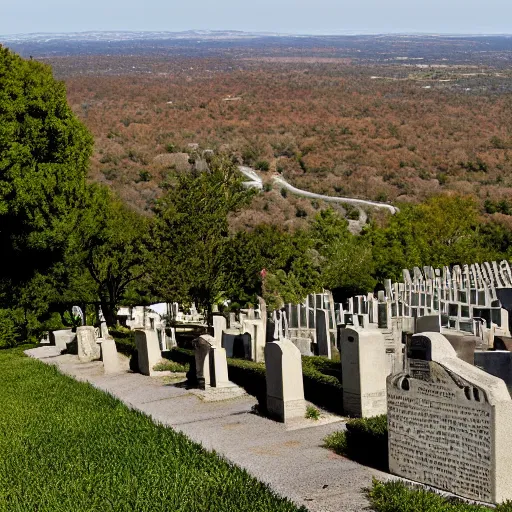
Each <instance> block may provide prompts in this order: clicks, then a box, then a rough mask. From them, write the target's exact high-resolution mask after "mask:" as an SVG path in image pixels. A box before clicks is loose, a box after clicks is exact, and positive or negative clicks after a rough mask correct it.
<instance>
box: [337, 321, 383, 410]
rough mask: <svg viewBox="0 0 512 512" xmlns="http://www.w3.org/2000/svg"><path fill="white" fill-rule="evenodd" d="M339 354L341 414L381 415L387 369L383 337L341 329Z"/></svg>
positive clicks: (373, 333)
mask: <svg viewBox="0 0 512 512" xmlns="http://www.w3.org/2000/svg"><path fill="white" fill-rule="evenodd" d="M340 353H341V374H342V378H343V410H344V412H345V414H346V415H349V416H360V417H362V418H369V417H372V416H378V415H379V414H385V413H386V377H387V371H386V368H387V367H388V365H387V362H386V350H385V347H384V336H383V334H382V333H381V332H379V331H377V330H367V331H356V330H354V329H349V328H347V329H343V330H342V332H341V350H340Z"/></svg>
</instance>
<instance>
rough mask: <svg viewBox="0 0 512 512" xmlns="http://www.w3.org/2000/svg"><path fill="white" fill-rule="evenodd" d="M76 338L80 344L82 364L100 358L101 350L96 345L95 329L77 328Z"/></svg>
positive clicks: (79, 356) (90, 327) (79, 357)
mask: <svg viewBox="0 0 512 512" xmlns="http://www.w3.org/2000/svg"><path fill="white" fill-rule="evenodd" d="M76 337H77V344H78V359H79V360H80V361H81V362H82V363H89V362H90V361H95V360H96V359H99V358H100V354H101V350H100V346H99V345H98V343H96V335H95V331H94V327H92V326H91V325H83V326H81V327H77V329H76Z"/></svg>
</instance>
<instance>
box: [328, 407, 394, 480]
mask: <svg viewBox="0 0 512 512" xmlns="http://www.w3.org/2000/svg"><path fill="white" fill-rule="evenodd" d="M324 443H325V446H326V447H327V448H329V449H331V450H333V451H334V452H336V453H338V454H339V455H345V456H346V457H348V458H350V459H353V460H355V461H357V462H360V463H361V464H365V465H366V466H372V467H374V468H377V469H381V470H383V471H387V470H388V424H387V416H386V415H385V414H382V415H380V416H375V417H373V418H356V419H352V420H349V421H347V424H346V430H345V431H339V432H334V433H333V434H331V435H329V436H327V437H326V438H325V440H324Z"/></svg>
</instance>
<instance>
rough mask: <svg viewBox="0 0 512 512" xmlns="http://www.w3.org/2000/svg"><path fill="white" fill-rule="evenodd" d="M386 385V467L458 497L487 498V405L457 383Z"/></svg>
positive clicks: (489, 465)
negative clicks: (405, 388)
mask: <svg viewBox="0 0 512 512" xmlns="http://www.w3.org/2000/svg"><path fill="white" fill-rule="evenodd" d="M411 383H412V388H411V391H403V390H401V389H398V388H396V387H395V386H392V387H391V386H390V388H389V389H388V396H387V399H388V427H389V458H390V459H389V460H390V469H391V471H392V472H393V473H395V474H397V475H401V476H404V477H406V478H409V479H412V480H416V481H418V482H423V483H425V484H428V485H432V486H434V487H437V488H440V489H445V490H448V491H451V492H454V493H456V494H459V495H461V496H466V497H468V498H473V499H477V500H481V501H489V502H490V501H492V459H491V454H492V439H491V406H490V405H489V404H488V403H482V402H475V401H471V400H469V399H466V400H464V398H463V396H464V395H462V398H461V394H462V393H463V391H461V390H460V389H459V388H457V386H450V385H446V383H433V382H424V381H423V382H422V381H417V380H416V381H414V380H411Z"/></svg>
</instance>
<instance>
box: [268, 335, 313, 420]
mask: <svg viewBox="0 0 512 512" xmlns="http://www.w3.org/2000/svg"><path fill="white" fill-rule="evenodd" d="M265 367H266V371H267V374H266V379H267V410H268V413H269V415H270V416H271V417H273V418H275V419H277V420H279V421H282V422H285V423H286V422H287V421H289V420H291V419H293V418H303V417H304V415H305V413H306V402H305V401H304V384H303V382H302V360H301V356H300V351H299V349H298V348H297V347H296V346H295V345H294V344H293V343H292V342H291V341H290V340H287V339H281V340H279V341H273V342H272V343H267V344H266V346H265Z"/></svg>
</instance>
